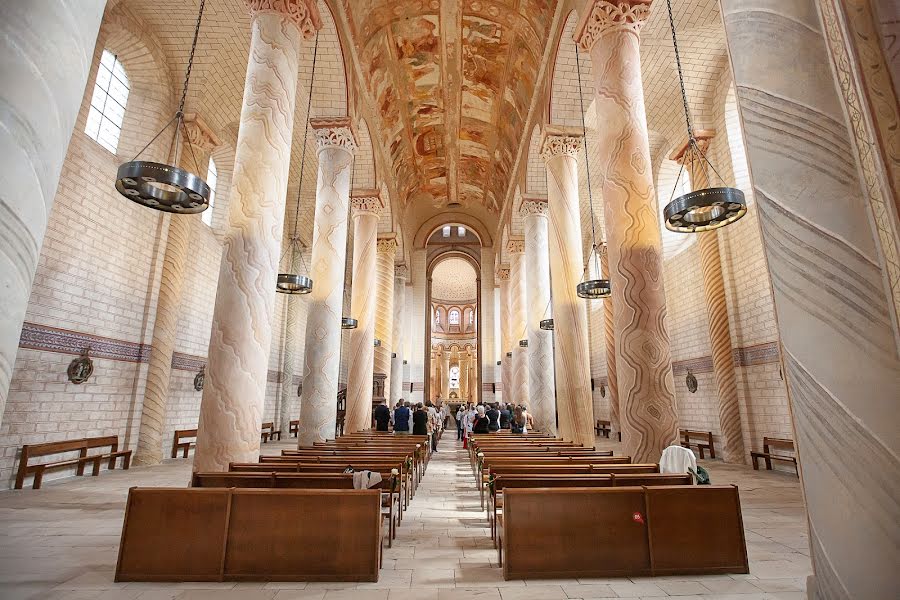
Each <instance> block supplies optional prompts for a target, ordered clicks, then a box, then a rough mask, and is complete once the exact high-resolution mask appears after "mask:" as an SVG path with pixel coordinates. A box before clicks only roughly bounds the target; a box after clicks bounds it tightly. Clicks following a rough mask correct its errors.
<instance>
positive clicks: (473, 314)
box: [469, 310, 475, 325]
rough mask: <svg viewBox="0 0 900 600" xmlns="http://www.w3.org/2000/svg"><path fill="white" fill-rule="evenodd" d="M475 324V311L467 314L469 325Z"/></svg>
mask: <svg viewBox="0 0 900 600" xmlns="http://www.w3.org/2000/svg"><path fill="white" fill-rule="evenodd" d="M474 324H475V311H474V310H473V311H471V312H469V325H474Z"/></svg>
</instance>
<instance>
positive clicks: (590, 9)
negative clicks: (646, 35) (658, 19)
mask: <svg viewBox="0 0 900 600" xmlns="http://www.w3.org/2000/svg"><path fill="white" fill-rule="evenodd" d="M651 1H652V0H589V1H588V3H587V6H586V7H585V11H584V14H582V15H581V20H580V21H579V22H578V26H577V27H576V28H575V35H574V36H573V38H574V39H575V43H576V44H578V45H579V46H580V47H581V48H582V49H583V50H587V51H588V52H590V50H591V48H593V47H594V44H596V43H597V40H599V39H600V38H601V37H603V35H604V34H606V33H609V32H610V31H628V32H632V33H634V34H635V35H638V34H639V33H640V32H641V27H643V26H644V23H646V22H647V18H648V17H649V16H650V2H651Z"/></svg>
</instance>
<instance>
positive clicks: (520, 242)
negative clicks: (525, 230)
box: [506, 236, 525, 254]
mask: <svg viewBox="0 0 900 600" xmlns="http://www.w3.org/2000/svg"><path fill="white" fill-rule="evenodd" d="M506 251H507V252H510V253H512V254H522V253H523V252H525V238H523V237H519V236H510V237H509V240H507V242H506Z"/></svg>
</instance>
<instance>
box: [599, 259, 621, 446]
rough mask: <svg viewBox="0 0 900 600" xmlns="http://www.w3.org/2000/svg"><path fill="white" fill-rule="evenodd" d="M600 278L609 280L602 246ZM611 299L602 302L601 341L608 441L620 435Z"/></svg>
mask: <svg viewBox="0 0 900 600" xmlns="http://www.w3.org/2000/svg"><path fill="white" fill-rule="evenodd" d="M600 270H601V274H600V276H601V277H602V278H604V279H609V248H607V246H606V244H603V248H602V249H601V251H600ZM614 314H615V313H614V312H613V299H612V298H607V299H606V300H604V301H603V332H604V336H603V341H604V342H605V344H606V391H607V393H608V394H609V428H610V433H609V437H610V439H616V438H617V437H618V436H619V435H621V433H622V425H621V421H620V419H619V384H618V377H617V376H616V333H615V332H616V328H615V325H614V318H615V317H614Z"/></svg>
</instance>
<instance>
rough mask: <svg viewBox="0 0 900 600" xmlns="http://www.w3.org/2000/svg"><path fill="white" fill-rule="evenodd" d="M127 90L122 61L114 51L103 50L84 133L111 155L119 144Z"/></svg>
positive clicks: (128, 86)
mask: <svg viewBox="0 0 900 600" xmlns="http://www.w3.org/2000/svg"><path fill="white" fill-rule="evenodd" d="M130 89H131V86H130V85H129V84H128V76H127V75H126V74H125V68H124V67H123V66H122V63H120V62H119V59H118V58H116V55H115V54H113V53H112V52H110V51H109V50H104V51H103V55H102V56H101V57H100V64H99V65H97V79H96V81H95V82H94V95H93V96H91V109H90V111H89V112H88V118H87V124H86V125H85V127H84V132H85V133H86V134H88V135H89V136H91V137H92V138H94V139H95V140H96V141H97V143H98V144H100V145H101V146H103V147H104V148H106V149H107V150H109V151H110V152H112V153H113V154H115V153H116V148H118V146H119V135H120V134H121V133H122V121H123V120H124V119H125V104H126V103H127V102H128V92H129V90H130Z"/></svg>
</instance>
